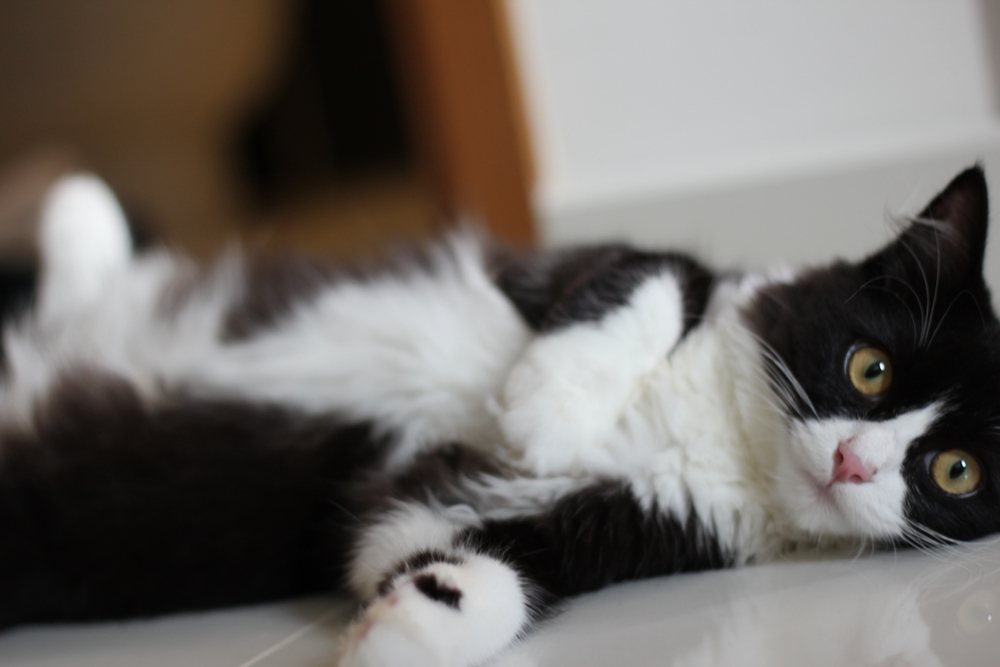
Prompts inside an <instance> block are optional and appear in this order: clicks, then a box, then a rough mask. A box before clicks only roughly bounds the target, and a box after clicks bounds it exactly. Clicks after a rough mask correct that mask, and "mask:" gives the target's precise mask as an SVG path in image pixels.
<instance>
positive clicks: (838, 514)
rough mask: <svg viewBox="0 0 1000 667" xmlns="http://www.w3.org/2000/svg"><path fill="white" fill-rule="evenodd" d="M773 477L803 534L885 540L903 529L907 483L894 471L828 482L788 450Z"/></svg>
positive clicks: (790, 513) (792, 521)
mask: <svg viewBox="0 0 1000 667" xmlns="http://www.w3.org/2000/svg"><path fill="white" fill-rule="evenodd" d="M777 478H778V481H777V488H778V495H779V498H780V502H781V504H782V506H783V507H784V509H785V513H786V516H787V517H789V520H790V522H791V524H792V525H794V526H795V527H796V528H797V529H798V530H800V531H803V532H805V533H807V534H810V535H814V536H817V537H821V536H830V537H848V538H861V539H871V540H885V539H892V538H894V537H897V536H898V535H899V534H900V532H901V531H902V530H903V526H904V522H905V520H904V517H903V501H904V498H905V495H906V484H905V482H904V481H903V478H902V475H901V474H899V472H898V471H895V472H890V471H886V472H885V473H884V474H882V475H880V476H879V475H877V476H876V477H875V478H873V479H872V480H871V481H869V482H866V483H863V484H854V483H850V482H846V483H841V482H835V483H831V481H830V479H829V478H823V477H820V475H819V474H817V473H816V472H815V471H811V470H810V469H809V466H807V465H804V464H803V463H802V462H800V461H796V460H795V457H794V456H792V455H788V456H784V457H782V460H781V461H780V462H779V465H778V470H777Z"/></svg>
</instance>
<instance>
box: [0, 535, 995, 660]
mask: <svg viewBox="0 0 1000 667" xmlns="http://www.w3.org/2000/svg"><path fill="white" fill-rule="evenodd" d="M350 613H351V609H350V606H349V605H347V604H346V603H344V602H338V601H332V600H324V599H314V600H305V601H299V602H293V603H284V604H277V605H267V606H262V607H256V608H250V609H240V610H233V611H225V612H213V613H209V614H191V615H184V616H176V617H170V618H165V619H159V620H156V621H146V622H132V623H125V624H107V625H97V626H89V627H86V626H84V627H72V626H64V627H49V628H23V629H19V630H15V631H11V632H8V633H6V634H4V635H0V664H2V665H4V666H5V667H8V666H9V667H29V666H30V667H42V666H44V667H69V666H70V665H72V666H73V667H91V666H94V667H97V666H98V665H100V666H102V667H117V666H119V665H120V666H122V667H125V666H128V667H144V666H146V665H149V666H152V665H168V664H170V665H179V664H183V665H190V666H192V667H198V666H201V665H206V666H207V665H213V666H214V667H251V665H258V666H260V667H269V666H277V665H286V666H288V667H307V666H308V667H318V666H319V665H330V664H332V657H333V656H334V655H335V653H336V643H337V633H338V631H339V629H340V628H341V627H342V624H343V623H344V622H345V621H346V619H348V618H349V616H350ZM998 656H1000V540H996V539H994V540H990V541H986V542H980V543H976V544H970V545H962V546H960V547H955V548H950V549H947V550H940V551H936V552H933V553H918V552H914V551H900V552H898V553H896V554H894V553H880V554H877V555H875V556H868V555H865V556H860V557H856V558H855V557H851V556H849V557H844V558H829V559H826V560H822V561H815V560H813V561H797V562H793V561H788V562H780V563H772V564H768V565H760V566H751V567H746V568H743V569H740V570H732V571H726V572H707V573H702V574H696V575H685V576H678V577H673V578H664V579H657V580H652V581H644V582H634V583H629V584H625V585H622V586H616V587H613V588H610V589H607V590H604V591H600V592H598V593H595V594H592V595H587V596H584V597H582V598H579V599H577V600H575V601H574V602H573V603H572V604H570V605H569V606H568V607H567V608H566V610H565V611H564V612H563V613H562V614H561V615H559V616H557V617H556V618H554V619H552V620H551V621H549V622H548V623H547V624H546V625H545V626H544V627H543V628H541V629H540V630H539V631H538V632H536V633H535V634H534V635H533V636H532V638H531V639H529V640H528V641H527V642H525V643H523V644H522V645H520V646H518V647H517V648H516V649H514V650H512V651H511V652H510V653H509V654H508V655H506V656H504V658H503V659H502V660H500V661H499V662H498V663H497V664H498V665H500V666H502V667H531V666H537V667H543V666H544V667H548V666H552V667H559V666H566V667H569V666H570V665H572V666H574V667H588V666H598V665H602V666H603V665H609V666H617V665H623V664H624V665H629V666H630V667H643V666H646V665H649V666H652V665H657V666H662V665H673V666H677V667H697V666H702V665H705V666H707V665H740V666H741V667H753V666H755V665H761V666H765V665H766V666H769V667H781V666H784V665H789V666H791V665H796V666H800V665H814V666H825V665H830V666H831V667H832V666H834V665H837V666H839V665H887V666H888V665H891V666H894V667H895V666H903V665H907V666H918V665H921V666H923V665H926V666H937V665H962V666H963V667H974V666H976V665H984V666H987V665H988V666H990V667H995V666H996V665H997V664H1000V657H998Z"/></svg>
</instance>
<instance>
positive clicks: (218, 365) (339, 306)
mask: <svg viewBox="0 0 1000 667" xmlns="http://www.w3.org/2000/svg"><path fill="white" fill-rule="evenodd" d="M433 260H434V269H433V270H432V271H431V272H426V271H419V270H413V271H412V272H410V273H409V274H407V275H404V276H399V275H393V276H386V277H384V278H378V279H373V280H370V281H367V282H362V283H355V282H344V283H339V284H336V285H334V286H332V287H331V288H329V289H328V290H326V291H325V292H324V293H323V294H322V295H320V297H319V298H317V299H316V300H315V301H313V302H310V303H307V304H303V305H302V306H301V307H299V308H298V309H296V311H295V312H294V313H292V315H291V316H290V317H288V318H287V319H286V320H284V321H283V322H282V323H281V324H280V326H278V327H276V328H275V329H273V330H272V331H269V332H265V333H263V334H261V335H259V336H256V337H254V338H253V339H251V340H249V341H247V342H246V343H242V344H235V345H229V346H227V347H226V348H225V349H222V350H219V351H218V353H217V354H216V355H214V357H213V358H212V359H205V360H204V366H203V367H202V369H201V370H200V371H199V372H198V375H197V381H198V382H200V383H201V384H202V385H203V386H205V387H208V388H210V389H213V390H218V391H219V392H221V393H224V394H227V395H232V394H233V393H235V394H236V395H238V396H243V397H246V398H251V399H258V400H268V401H275V402H278V403H283V404H290V405H295V406H297V407H299V408H302V409H306V410H310V411H317V412H321V411H329V410H334V411H337V412H339V413H342V414H345V415H347V416H349V417H353V418H357V419H371V420H375V421H376V422H377V423H378V424H379V425H380V426H381V427H383V428H385V429H386V430H391V431H393V432H395V433H397V434H399V443H398V445H397V449H396V451H395V454H394V463H402V462H405V461H407V460H408V459H409V457H410V456H412V454H414V453H415V452H416V451H418V450H419V449H420V448H421V447H422V446H423V445H426V444H432V445H433V444H437V443H439V442H442V441H446V440H462V441H464V442H468V443H470V444H480V445H485V444H488V445H492V444H493V443H494V442H495V441H496V439H497V437H498V436H499V433H498V431H497V427H496V424H495V421H494V419H493V417H492V416H491V415H490V413H489V412H488V410H487V399H488V397H490V396H493V395H495V394H496V393H497V392H498V391H499V389H500V386H501V383H502V381H503V378H504V377H505V375H506V373H507V371H508V369H509V368H510V366H511V364H513V362H514V360H515V359H516V358H517V357H518V355H520V354H521V352H522V350H523V349H524V346H525V345H526V344H527V342H528V340H529V337H530V333H529V331H528V329H527V327H526V326H525V324H524V323H523V322H522V320H521V319H520V317H519V316H518V314H517V312H516V311H515V310H514V308H513V306H511V304H510V302H509V301H508V300H507V299H506V298H505V297H504V296H503V294H502V293H501V292H500V291H499V289H497V287H496V286H495V285H494V284H493V282H492V281H491V280H490V278H489V276H488V275H487V274H486V271H485V268H484V266H483V260H482V251H481V249H480V248H479V246H478V244H477V243H476V242H475V239H474V238H472V237H469V236H458V237H453V238H452V239H451V240H450V242H449V243H448V245H447V246H445V247H441V248H438V251H437V253H436V254H435V256H434V258H433Z"/></svg>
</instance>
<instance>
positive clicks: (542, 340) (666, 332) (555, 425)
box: [500, 274, 683, 475]
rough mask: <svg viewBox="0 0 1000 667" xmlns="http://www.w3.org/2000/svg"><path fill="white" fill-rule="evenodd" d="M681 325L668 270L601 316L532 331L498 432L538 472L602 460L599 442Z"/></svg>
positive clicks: (570, 469)
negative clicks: (559, 327)
mask: <svg viewBox="0 0 1000 667" xmlns="http://www.w3.org/2000/svg"><path fill="white" fill-rule="evenodd" d="M682 327H683V297H682V295H681V292H680V288H679V286H678V284H677V280H676V278H674V276H673V275H671V274H663V275H659V276H654V277H650V278H649V279H648V280H647V281H646V282H645V283H644V284H643V285H641V286H640V287H639V288H637V289H636V291H635V292H634V293H633V295H632V297H631V298H630V299H629V302H628V303H627V304H625V305H624V306H622V307H620V308H619V309H617V310H615V311H613V312H611V313H609V314H608V315H606V316H605V317H604V319H602V320H601V321H599V322H583V323H580V324H575V325H572V326H570V327H568V328H566V329H563V330H561V331H557V332H555V333H552V334H547V335H544V336H541V337H539V338H538V339H537V340H535V341H534V342H533V343H532V344H531V345H530V346H529V347H528V349H527V350H526V351H525V353H524V356H523V357H522V358H521V359H520V361H518V363H517V364H516V365H515V366H514V368H513V370H512V371H511V373H510V376H509V377H508V380H507V383H506V385H505V386H504V391H503V396H502V401H501V405H502V407H501V414H500V426H501V428H502V429H503V432H504V436H505V437H506V438H507V440H508V442H509V443H510V444H511V445H513V446H514V447H515V448H516V449H518V450H519V451H520V452H521V453H522V454H523V456H524V460H525V463H526V464H527V465H528V466H530V467H531V468H532V469H533V470H535V471H536V472H538V473H539V474H542V475H549V474H557V473H570V474H572V473H574V472H579V471H580V470H577V469H578V468H580V469H593V468H594V467H604V466H607V465H609V464H610V463H611V461H610V454H609V453H608V452H607V451H606V450H604V449H602V445H603V444H604V443H605V442H606V439H607V437H608V436H609V434H610V433H611V432H612V430H613V429H614V427H615V424H616V422H617V420H618V417H619V416H620V415H621V413H622V411H623V410H624V408H625V407H626V405H627V403H628V401H629V399H630V398H631V396H632V392H633V391H634V390H635V388H636V387H637V386H638V385H639V383H640V381H641V379H642V378H643V376H644V375H646V374H647V373H649V372H650V371H651V370H652V369H653V368H654V367H655V366H656V365H657V364H658V363H660V362H662V361H663V360H665V359H666V356H667V353H668V352H669V351H670V350H671V349H672V348H673V346H674V345H675V344H676V343H677V341H678V339H679V338H680V334H681V330H682Z"/></svg>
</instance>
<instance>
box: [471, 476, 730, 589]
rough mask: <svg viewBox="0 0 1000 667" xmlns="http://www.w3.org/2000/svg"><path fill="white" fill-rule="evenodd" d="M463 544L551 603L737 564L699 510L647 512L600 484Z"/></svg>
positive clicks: (497, 524)
mask: <svg viewBox="0 0 1000 667" xmlns="http://www.w3.org/2000/svg"><path fill="white" fill-rule="evenodd" d="M463 541H464V542H465V543H466V544H467V545H469V546H471V547H473V548H476V549H480V550H483V551H484V552H487V553H492V554H496V555H498V556H499V557H501V558H502V559H504V560H506V561H508V562H510V563H511V564H513V565H514V566H515V568H516V569H517V570H518V571H519V572H520V573H521V574H522V575H523V576H525V577H526V578H527V579H528V580H529V581H531V582H532V583H534V584H535V585H537V586H538V587H540V589H541V591H542V592H543V597H544V598H545V599H547V600H549V601H554V600H558V599H560V598H564V597H567V596H571V595H576V594H579V593H585V592H587V591H593V590H597V589H599V588H603V587H605V586H608V585H610V584H613V583H616V582H619V581H626V580H630V579H641V578H645V577H654V576H658V575H662V574H674V573H677V572H692V571H697V570H707V569H716V568H722V567H726V566H728V565H731V564H732V556H731V555H730V554H727V553H725V552H724V550H723V549H721V548H720V546H719V543H718V541H717V540H716V539H715V537H714V535H713V534H712V532H711V531H710V530H708V529H707V528H706V527H705V526H703V525H701V523H700V522H699V521H698V519H697V518H695V516H694V514H693V513H692V514H691V515H689V516H688V518H687V519H686V520H684V521H681V520H679V519H678V518H676V517H674V516H671V515H669V514H666V513H664V512H661V511H659V510H658V509H656V508H655V507H653V508H651V509H649V510H646V509H643V508H642V506H641V505H640V504H639V501H638V500H637V499H636V498H635V496H634V494H633V493H632V491H631V489H630V488H629V487H628V486H627V485H626V484H624V483H621V482H616V481H605V482H598V483H595V484H594V485H593V486H591V487H589V488H586V489H583V490H581V491H577V492H575V493H572V494H569V495H568V496H565V497H563V498H561V499H560V500H559V501H558V502H557V503H556V504H555V506H553V507H552V508H549V509H547V510H543V511H540V512H538V513H537V514H535V515H532V516H527V517H524V518H519V519H513V520H507V521H486V522H485V524H484V525H483V527H482V528H474V529H470V530H469V531H467V533H466V534H465V536H464V537H463Z"/></svg>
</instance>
